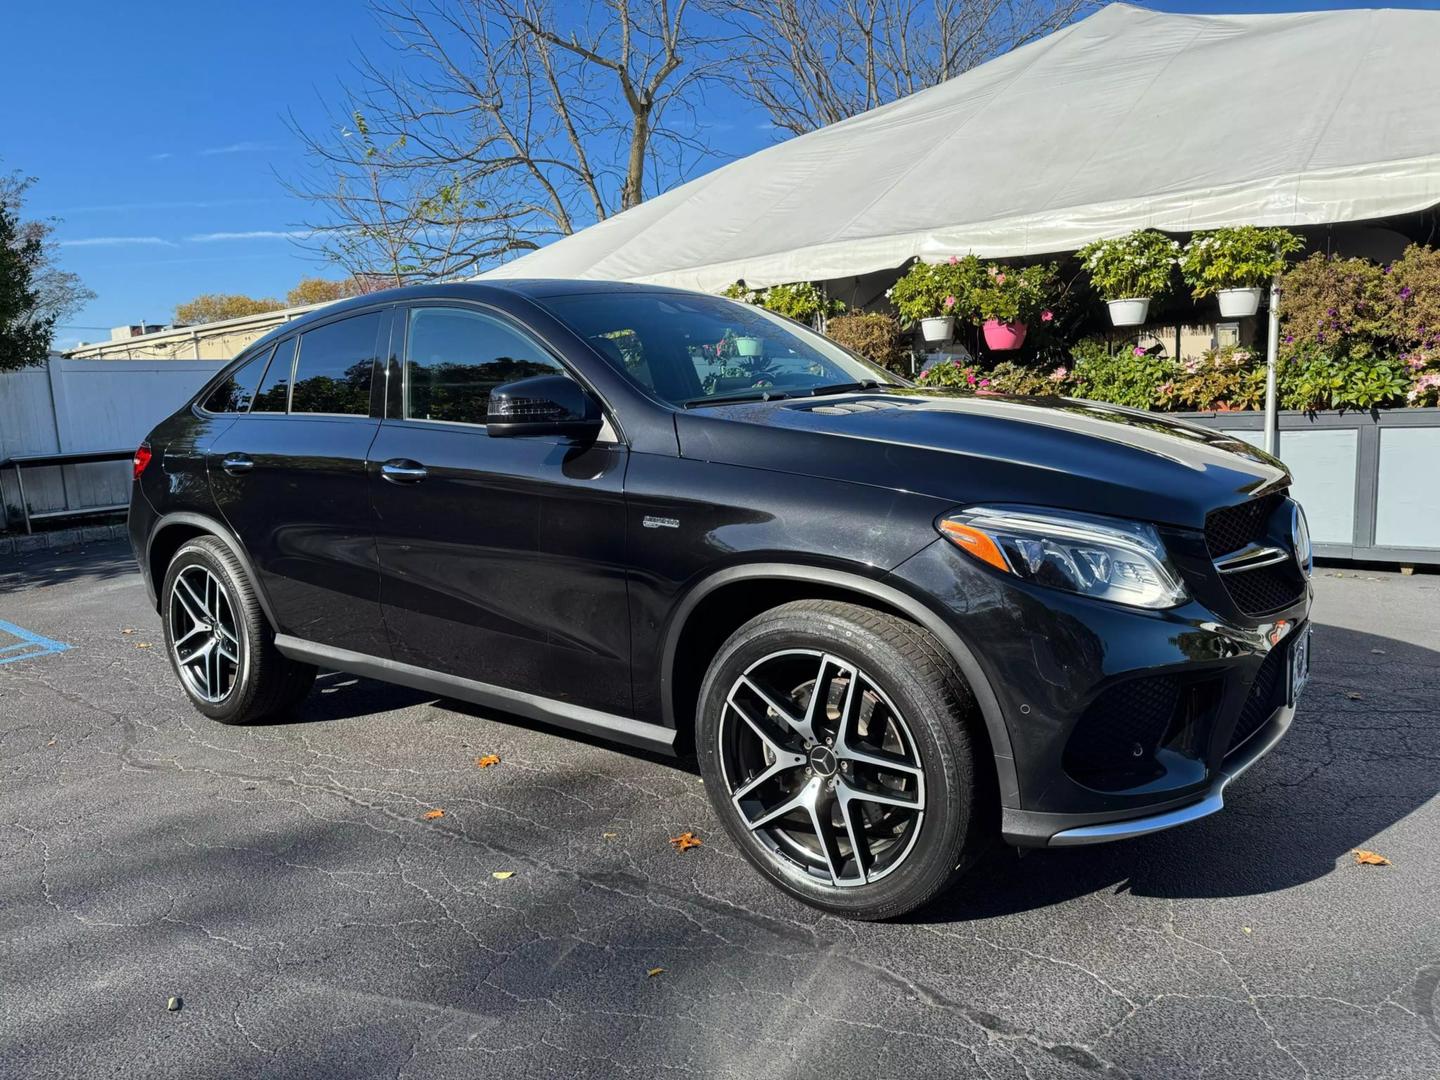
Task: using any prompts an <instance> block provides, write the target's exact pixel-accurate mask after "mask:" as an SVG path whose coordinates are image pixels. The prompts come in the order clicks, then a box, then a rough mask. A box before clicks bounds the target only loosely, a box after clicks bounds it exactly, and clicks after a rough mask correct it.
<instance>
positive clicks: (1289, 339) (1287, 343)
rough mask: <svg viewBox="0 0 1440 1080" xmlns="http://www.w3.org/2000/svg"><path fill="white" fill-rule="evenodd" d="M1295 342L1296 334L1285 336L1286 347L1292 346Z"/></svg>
mask: <svg viewBox="0 0 1440 1080" xmlns="http://www.w3.org/2000/svg"><path fill="white" fill-rule="evenodd" d="M1294 340H1295V335H1294V334H1286V335H1285V344H1286V345H1289V344H1290V343H1291V342H1292V341H1294Z"/></svg>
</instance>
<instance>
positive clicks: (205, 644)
mask: <svg viewBox="0 0 1440 1080" xmlns="http://www.w3.org/2000/svg"><path fill="white" fill-rule="evenodd" d="M160 614H161V617H162V619H163V620H164V627H165V649H166V652H167V653H168V654H169V657H170V665H171V666H172V667H173V668H174V669H175V674H176V675H177V676H178V677H179V679H180V685H181V687H182V688H183V689H184V690H185V694H186V696H187V697H189V699H190V701H191V703H192V704H193V705H194V706H195V708H197V709H198V710H200V712H202V713H204V714H205V715H206V716H208V717H210V719H212V720H218V721H220V723H222V724H255V723H261V722H264V721H267V720H271V719H274V718H276V717H278V716H281V715H283V714H284V713H286V712H288V711H289V710H290V709H292V708H293V707H294V706H295V705H296V704H298V703H299V702H300V700H301V699H302V698H304V697H305V695H306V694H307V693H309V691H310V687H311V684H313V683H314V681H315V668H314V667H312V666H311V665H309V664H299V663H296V662H295V661H293V660H287V659H286V658H285V657H284V656H282V655H281V654H280V652H279V651H278V650H277V649H276V648H275V642H274V634H273V633H272V632H271V629H270V626H269V624H268V623H267V622H266V619H265V613H264V611H263V610H262V609H261V607H260V604H259V601H258V600H257V599H256V597H255V589H254V587H253V585H251V583H250V580H249V578H248V577H247V576H246V574H245V569H244V567H242V566H241V565H240V561H239V560H238V559H237V558H235V556H234V554H232V553H231V551H230V549H229V548H227V547H226V546H225V545H224V544H223V543H221V542H220V541H219V540H217V539H215V538H214V537H211V536H199V537H196V538H195V539H193V540H189V541H187V542H186V543H184V544H182V545H181V547H180V550H178V551H177V552H176V553H175V555H174V557H173V558H172V559H171V560H170V566H169V568H168V569H167V570H166V573H165V581H164V583H163V584H162V586H161V589H160Z"/></svg>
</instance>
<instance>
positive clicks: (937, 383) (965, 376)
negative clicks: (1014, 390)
mask: <svg viewBox="0 0 1440 1080" xmlns="http://www.w3.org/2000/svg"><path fill="white" fill-rule="evenodd" d="M982 379H985V381H984V383H982V382H981V380H982ZM915 381H916V382H917V383H919V384H920V385H921V386H924V387H927V388H931V389H946V390H968V391H970V392H971V393H974V392H975V391H976V390H978V389H980V388H981V386H982V385H983V386H986V387H988V386H989V385H990V382H989V379H988V378H986V377H985V376H983V375H981V374H980V372H979V371H978V370H976V368H975V366H974V365H973V364H962V363H960V361H958V360H943V361H941V362H940V363H938V364H936V365H935V366H934V367H929V368H926V369H925V370H924V371H922V372H921V373H920V374H919V375H918V376H917V377H916V379H915Z"/></svg>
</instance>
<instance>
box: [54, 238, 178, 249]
mask: <svg viewBox="0 0 1440 1080" xmlns="http://www.w3.org/2000/svg"><path fill="white" fill-rule="evenodd" d="M122 244H145V245H149V246H151V247H175V242H174V241H173V240H166V239H164V238H162V237H159V236H82V237H79V238H78V239H75V240H61V241H60V246H61V247H119V246H120V245H122Z"/></svg>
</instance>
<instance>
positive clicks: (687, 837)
mask: <svg viewBox="0 0 1440 1080" xmlns="http://www.w3.org/2000/svg"><path fill="white" fill-rule="evenodd" d="M700 842H701V841H700V838H699V837H698V836H696V835H695V834H694V833H692V832H682V833H681V834H680V835H679V836H672V837H670V843H672V844H674V845H675V850H676V851H685V850H686V849H687V848H692V847H699V846H700Z"/></svg>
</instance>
